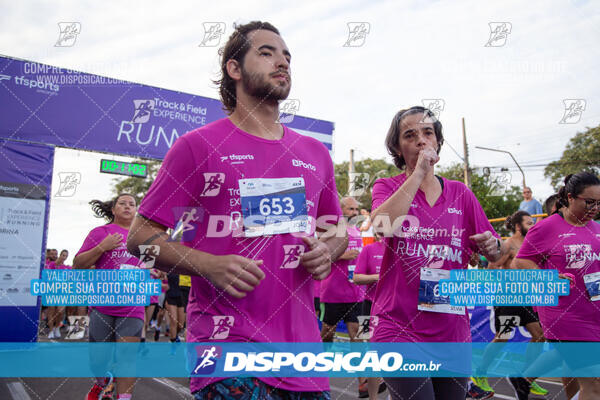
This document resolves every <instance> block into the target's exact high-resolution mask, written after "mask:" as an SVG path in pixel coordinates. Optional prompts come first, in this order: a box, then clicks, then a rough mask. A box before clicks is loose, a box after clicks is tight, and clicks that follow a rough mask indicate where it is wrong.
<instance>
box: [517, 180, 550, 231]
mask: <svg viewBox="0 0 600 400" xmlns="http://www.w3.org/2000/svg"><path fill="white" fill-rule="evenodd" d="M519 210H522V211H527V212H528V213H529V214H531V215H536V214H541V213H543V212H544V211H543V210H542V205H541V204H540V202H539V201H537V200H536V199H534V198H533V192H532V191H531V188H530V187H528V186H525V187H524V188H523V201H522V202H521V204H520V205H519ZM535 221H536V219H535V218H534V219H533V222H534V223H535Z"/></svg>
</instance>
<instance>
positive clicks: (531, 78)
mask: <svg viewBox="0 0 600 400" xmlns="http://www.w3.org/2000/svg"><path fill="white" fill-rule="evenodd" d="M255 19H260V20H265V21H269V22H271V23H273V24H274V25H275V26H276V27H277V28H278V29H279V30H280V32H281V34H282V36H283V38H284V40H285V41H286V43H287V45H288V47H289V48H290V51H291V53H292V64H291V66H292V78H293V84H292V91H291V93H290V96H289V98H291V99H298V100H299V102H300V108H299V114H301V115H304V116H308V117H312V118H319V119H324V120H328V121H333V122H334V123H335V134H334V135H335V139H334V140H335V160H334V161H335V162H342V161H346V160H348V158H349V150H350V149H351V148H354V149H356V159H357V160H360V159H363V158H367V157H371V158H382V157H387V154H386V152H385V148H384V146H383V141H384V137H385V134H386V131H387V129H388V127H389V124H390V121H391V118H392V116H393V115H394V113H395V112H396V111H397V110H399V109H401V108H405V107H409V106H412V105H417V104H422V102H423V100H424V99H441V100H442V101H443V104H444V108H443V110H442V111H441V113H440V120H441V121H442V123H443V125H444V132H445V137H446V145H444V148H443V150H442V153H441V157H442V161H441V164H442V165H448V164H450V163H452V162H460V161H461V159H460V158H459V155H460V157H462V136H461V132H462V128H461V118H462V117H464V118H465V120H466V130H467V139H468V143H469V154H470V162H471V164H472V165H473V166H478V167H483V166H490V167H494V166H506V167H509V168H510V174H511V176H512V183H514V184H517V185H518V184H520V182H521V176H520V173H519V172H518V171H517V170H516V168H515V165H514V163H513V162H512V160H511V159H510V157H509V156H508V155H506V154H500V153H493V152H489V151H484V150H479V149H476V148H475V146H484V147H492V148H496V149H502V150H507V151H510V152H512V153H513V155H514V156H515V158H516V159H517V161H518V162H519V163H520V164H521V165H522V166H523V167H524V169H525V173H526V178H527V183H528V185H529V186H531V187H532V188H533V192H534V196H535V197H537V198H540V199H543V198H545V197H546V196H548V195H549V194H551V192H552V189H551V187H550V184H549V181H548V180H546V179H545V178H544V177H543V165H544V164H547V163H548V162H550V161H553V160H556V159H558V158H559V157H560V155H561V153H562V150H563V149H564V146H565V144H566V143H567V142H568V140H569V138H571V137H573V136H574V135H575V134H576V133H577V132H580V131H583V130H585V128H586V127H591V126H596V125H598V124H599V123H600V109H599V106H598V104H599V103H600V90H599V89H600V87H599V86H600V78H599V77H600V74H598V71H599V70H600V47H599V46H598V45H597V43H598V40H599V39H600V5H599V3H598V2H592V1H530V2H526V3H524V2H522V1H515V2H511V1H497V2H492V1H489V2H482V1H452V2H435V1H431V2H425V1H389V2H383V1H368V2H367V1H346V2H342V1H328V2H316V1H315V2H296V3H286V2H271V1H252V2H234V1H228V2H216V3H214V2H208V1H205V2H192V1H180V2H149V1H139V2H116V1H115V2H111V1H103V2H75V1H54V2H36V3H25V2H9V1H6V0H5V1H2V13H1V14H0V32H1V35H0V53H1V54H4V55H7V56H11V57H18V58H23V59H28V60H33V61H38V62H42V63H46V64H51V65H56V66H60V67H64V68H69V69H74V70H80V71H84V72H89V73H95V74H99V75H104V76H109V77H114V78H120V79H125V80H130V81H134V82H139V83H143V84H149V85H155V86H159V87H163V88H167V89H173V90H179V91H185V92H189V93H193V94H198V95H202V96H207V97H213V98H217V97H218V95H217V91H216V88H215V87H214V85H213V84H212V83H211V79H214V78H215V77H216V76H217V75H216V72H217V71H218V55H217V49H218V47H206V46H205V47H202V46H199V44H200V43H201V42H202V40H203V38H204V27H203V23H204V22H222V23H224V24H225V27H226V28H225V33H224V36H223V37H222V39H221V44H223V43H224V41H225V40H226V37H228V36H229V34H230V33H231V31H232V24H233V23H234V22H241V23H243V22H248V21H251V20H255ZM59 22H79V23H80V24H81V33H80V34H79V35H78V36H77V39H76V42H75V44H74V45H73V46H72V47H55V46H54V44H55V43H56V40H57V39H58V36H59V27H58V23H59ZM500 22H501V23H506V24H504V27H505V28H506V29H509V30H510V32H509V33H508V34H507V36H506V38H505V40H504V39H501V38H498V36H491V29H490V23H500ZM349 23H363V24H362V26H363V27H364V28H365V29H366V30H367V31H368V32H367V33H366V36H365V37H364V40H363V39H355V40H350V41H349V38H350V37H349V27H348V24H349ZM353 26H354V25H353ZM493 26H494V27H495V25H493ZM494 38H496V40H493V39H494ZM490 39H492V40H491V41H490ZM488 42H489V44H490V45H489V46H486V44H487V43H488ZM344 44H349V46H344ZM565 99H583V100H584V101H585V110H583V112H582V113H581V115H580V118H571V119H570V120H568V121H567V122H573V123H563V124H561V123H559V122H560V121H561V119H563V116H564V113H565V105H564V102H563V101H564V100H565ZM440 103H441V102H440ZM577 119H578V121H576V120H577ZM452 148H454V149H455V150H456V152H458V155H457V154H456V153H455V152H454V151H453V150H452ZM73 157H79V160H84V159H85V160H87V161H85V165H88V164H89V167H85V168H84V167H83V165H84V163H83V161H82V164H81V165H82V167H81V168H82V171H84V172H83V176H82V183H81V185H80V187H79V188H78V189H77V193H76V195H75V196H73V197H72V198H68V199H67V198H63V199H60V200H59V201H53V203H52V214H51V217H52V221H51V225H50V232H49V242H48V245H49V246H50V247H58V248H63V247H66V248H68V249H69V250H71V251H75V250H77V248H78V246H79V245H80V244H81V242H82V240H83V237H82V235H85V233H87V231H89V229H91V227H93V226H96V225H97V224H98V221H97V220H94V219H93V218H91V217H90V215H91V213H90V211H89V207H88V206H86V205H85V204H86V202H87V201H89V199H90V198H92V197H93V198H98V197H100V198H102V197H104V198H108V196H109V194H110V188H109V184H108V183H109V182H110V180H111V179H112V178H111V177H110V176H103V177H98V176H97V175H99V173H97V170H98V163H99V161H98V162H96V160H97V159H99V158H100V157H96V158H93V156H92V155H90V154H89V153H84V152H79V156H78V155H77V152H65V151H63V152H58V153H57V157H56V163H57V165H55V168H54V171H55V175H56V173H57V172H58V171H60V170H61V168H60V167H59V166H60V163H65V164H67V165H68V164H69V162H71V161H72V160H73V159H74V158H73ZM388 159H389V158H388ZM87 168H89V169H87ZM62 170H63V171H64V169H62ZM94 174H95V175H94ZM54 179H55V182H57V177H56V176H55V178H54ZM86 179H87V181H86ZM55 186H56V185H55ZM54 189H56V188H54ZM74 206H76V207H74ZM73 217H75V218H73ZM74 219H75V220H76V221H77V222H76V225H73V223H72V222H70V221H72V220H74ZM70 259H71V257H70Z"/></svg>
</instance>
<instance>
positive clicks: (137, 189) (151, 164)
mask: <svg viewBox="0 0 600 400" xmlns="http://www.w3.org/2000/svg"><path fill="white" fill-rule="evenodd" d="M135 162H138V163H142V164H146V165H147V166H148V174H147V176H146V178H143V179H142V178H137V177H133V176H130V177H127V178H115V179H114V181H113V182H114V186H113V193H114V195H115V196H116V195H117V194H119V193H129V194H132V195H134V196H135V197H136V199H137V200H138V201H142V199H143V198H144V196H145V195H146V192H148V189H150V185H151V184H152V182H154V179H156V174H157V173H158V170H159V168H160V166H161V164H162V161H160V160H150V159H146V160H135Z"/></svg>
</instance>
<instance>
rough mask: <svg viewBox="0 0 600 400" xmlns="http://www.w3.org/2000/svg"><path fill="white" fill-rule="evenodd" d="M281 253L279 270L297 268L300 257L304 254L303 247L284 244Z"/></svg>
mask: <svg viewBox="0 0 600 400" xmlns="http://www.w3.org/2000/svg"><path fill="white" fill-rule="evenodd" d="M283 253H284V255H283V264H281V268H286V269H292V268H297V267H298V264H300V257H302V254H304V246H303V245H301V244H291V245H290V244H285V245H283Z"/></svg>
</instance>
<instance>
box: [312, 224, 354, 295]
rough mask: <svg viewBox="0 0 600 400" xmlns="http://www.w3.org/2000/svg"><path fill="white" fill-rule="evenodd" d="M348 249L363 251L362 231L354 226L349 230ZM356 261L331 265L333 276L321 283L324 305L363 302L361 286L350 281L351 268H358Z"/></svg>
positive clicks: (344, 261) (340, 261) (341, 261)
mask: <svg viewBox="0 0 600 400" xmlns="http://www.w3.org/2000/svg"><path fill="white" fill-rule="evenodd" d="M347 231H348V248H347V249H346V250H354V249H357V250H359V251H360V250H362V237H361V235H360V231H359V230H358V229H356V228H355V227H353V226H349V227H348V229H347ZM359 255H360V254H359ZM357 261H358V257H357V258H355V259H354V260H337V261H336V262H334V263H333V264H332V265H331V274H330V275H329V276H328V277H327V278H326V279H324V280H323V281H322V282H321V302H322V303H358V302H361V301H362V300H363V291H362V290H361V288H360V286H359V285H357V284H355V283H354V282H350V281H349V280H348V276H349V273H350V272H349V268H350V266H356V262H357Z"/></svg>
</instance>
